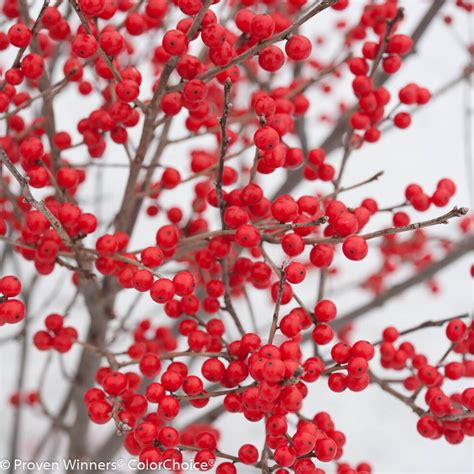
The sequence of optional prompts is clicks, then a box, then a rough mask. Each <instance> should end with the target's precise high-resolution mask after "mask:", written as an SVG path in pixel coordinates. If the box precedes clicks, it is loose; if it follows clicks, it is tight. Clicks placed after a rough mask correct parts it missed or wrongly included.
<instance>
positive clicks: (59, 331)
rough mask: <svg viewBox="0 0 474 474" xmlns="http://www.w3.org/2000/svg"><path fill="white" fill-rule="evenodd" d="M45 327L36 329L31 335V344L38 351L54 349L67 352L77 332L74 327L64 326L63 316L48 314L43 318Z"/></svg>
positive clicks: (75, 338)
mask: <svg viewBox="0 0 474 474" xmlns="http://www.w3.org/2000/svg"><path fill="white" fill-rule="evenodd" d="M44 325H45V329H44V330H40V331H37V332H36V333H35V334H34V336H33V344H34V345H35V346H36V348H37V349H39V350H40V351H49V350H50V349H54V350H55V351H57V352H59V353H64V352H68V351H69V350H70V349H71V347H72V345H73V344H74V342H75V341H76V340H77V337H78V334H77V331H76V329H75V328H73V327H71V326H64V317H63V316H61V315H60V314H56V313H54V314H50V315H48V316H46V318H45V320H44Z"/></svg>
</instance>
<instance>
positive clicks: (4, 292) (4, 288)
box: [0, 275, 25, 326]
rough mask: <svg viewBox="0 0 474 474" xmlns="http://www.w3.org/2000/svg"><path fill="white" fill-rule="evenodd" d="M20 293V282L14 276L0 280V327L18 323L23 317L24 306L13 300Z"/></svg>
mask: <svg viewBox="0 0 474 474" xmlns="http://www.w3.org/2000/svg"><path fill="white" fill-rule="evenodd" d="M20 291H21V281H20V280H19V279H18V278H17V277H16V276H14V275H8V276H4V277H2V278H0V293H1V296H0V326H3V325H4V324H15V323H19V322H20V321H22V320H23V318H24V317H25V305H24V304H23V303H22V302H21V301H20V300H18V299H16V298H15V297H16V296H18V295H19V294H20Z"/></svg>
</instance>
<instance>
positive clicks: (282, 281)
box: [268, 265, 286, 344]
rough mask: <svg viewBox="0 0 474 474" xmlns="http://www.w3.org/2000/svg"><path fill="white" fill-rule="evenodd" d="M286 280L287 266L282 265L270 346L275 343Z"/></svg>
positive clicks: (269, 338) (269, 340) (269, 336)
mask: <svg viewBox="0 0 474 474" xmlns="http://www.w3.org/2000/svg"><path fill="white" fill-rule="evenodd" d="M285 280H286V275H285V266H284V265H282V266H281V268H280V281H279V283H278V293H277V298H276V302H275V311H274V312H273V318H272V325H271V327H270V334H269V335H268V343H269V344H272V343H273V338H274V337H275V332H276V329H277V325H278V318H279V316H280V306H281V298H282V296H283V290H284V288H285Z"/></svg>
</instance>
